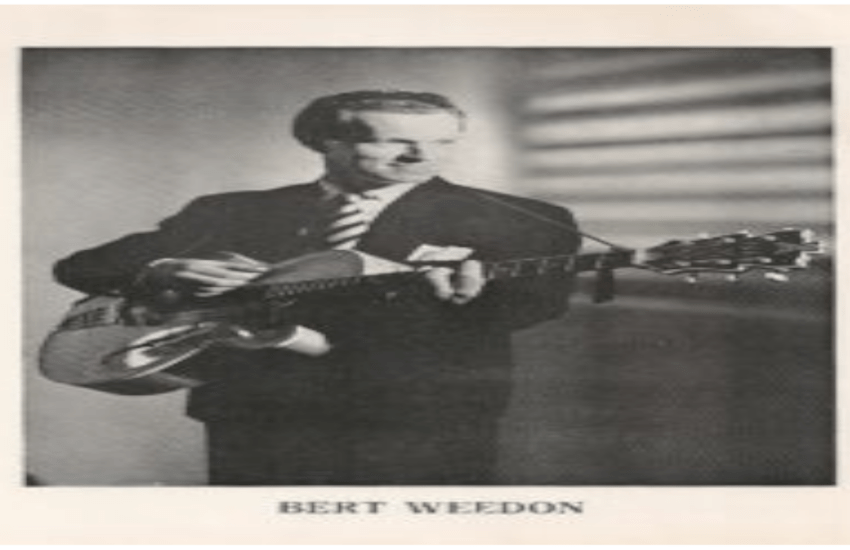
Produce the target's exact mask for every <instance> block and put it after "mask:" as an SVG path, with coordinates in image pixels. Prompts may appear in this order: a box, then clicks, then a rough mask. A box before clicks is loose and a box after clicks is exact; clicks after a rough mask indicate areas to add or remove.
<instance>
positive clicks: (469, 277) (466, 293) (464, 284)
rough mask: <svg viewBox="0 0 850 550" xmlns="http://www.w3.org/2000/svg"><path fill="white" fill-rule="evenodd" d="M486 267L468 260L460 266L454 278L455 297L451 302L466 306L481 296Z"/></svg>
mask: <svg viewBox="0 0 850 550" xmlns="http://www.w3.org/2000/svg"><path fill="white" fill-rule="evenodd" d="M485 282H486V281H485V279H484V266H483V265H482V264H481V262H478V261H475V260H468V261H465V262H463V263H461V264H460V267H458V270H457V272H455V274H454V276H453V277H452V283H453V286H454V295H453V296H452V297H451V301H452V302H454V303H456V304H465V303H467V302H469V301H471V300H472V299H473V298H475V297H477V296H478V295H479V294H481V290H482V289H483V288H484V283H485Z"/></svg>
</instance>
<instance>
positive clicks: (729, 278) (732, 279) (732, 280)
mask: <svg viewBox="0 0 850 550" xmlns="http://www.w3.org/2000/svg"><path fill="white" fill-rule="evenodd" d="M726 280H727V281H729V282H730V283H737V282H738V281H740V280H741V276H740V275H738V274H737V273H730V274H729V275H726Z"/></svg>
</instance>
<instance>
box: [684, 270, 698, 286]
mask: <svg viewBox="0 0 850 550" xmlns="http://www.w3.org/2000/svg"><path fill="white" fill-rule="evenodd" d="M685 282H686V283H688V284H692V285H693V284H696V283H698V282H699V275H697V274H696V273H688V274H687V275H685Z"/></svg>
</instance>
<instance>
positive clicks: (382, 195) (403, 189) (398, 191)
mask: <svg viewBox="0 0 850 550" xmlns="http://www.w3.org/2000/svg"><path fill="white" fill-rule="evenodd" d="M417 185H419V184H418V183H395V184H393V185H387V186H386V187H378V188H376V189H369V190H368V191H364V192H362V193H351V192H347V191H343V190H342V189H340V188H339V187H338V186H337V185H334V184H333V183H331V182H329V181H327V180H326V179H324V178H322V179H320V180H319V186H320V187H321V188H322V192H323V193H324V196H325V198H326V199H332V198H334V197H336V196H338V195H349V196H354V197H359V198H361V199H367V200H368V199H374V200H379V201H381V202H384V203H390V202H392V201H394V200H396V199H398V198H399V197H401V196H402V195H404V194H405V193H407V192H408V191H410V190H411V189H413V188H414V187H416V186H417Z"/></svg>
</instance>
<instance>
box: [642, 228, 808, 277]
mask: <svg viewBox="0 0 850 550" xmlns="http://www.w3.org/2000/svg"><path fill="white" fill-rule="evenodd" d="M824 252H825V250H824V246H823V244H822V243H820V242H818V241H816V240H815V236H814V232H812V231H811V230H808V229H783V230H781V231H774V232H772V233H766V234H764V235H753V234H751V233H750V232H749V231H741V232H738V233H731V234H728V235H720V236H718V237H706V238H700V239H695V240H690V241H669V242H666V243H664V244H661V245H658V246H654V247H652V248H648V249H646V250H644V251H643V253H642V254H640V256H639V259H638V260H637V261H636V262H635V263H636V265H638V266H639V267H645V268H648V269H651V270H653V271H657V272H660V273H664V274H667V275H677V274H685V275H687V276H688V278H689V280H695V278H696V275H697V274H699V273H725V274H727V275H729V277H730V278H731V279H735V278H737V277H738V276H739V275H741V274H742V273H745V272H748V271H761V272H764V274H765V277H766V278H768V279H772V280H776V281H785V280H787V279H788V276H787V275H786V274H787V273H788V272H790V271H792V270H795V269H805V268H807V267H808V266H809V263H810V261H811V257H812V255H814V254H823V253H824Z"/></svg>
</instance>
